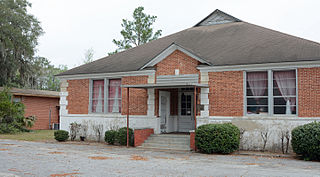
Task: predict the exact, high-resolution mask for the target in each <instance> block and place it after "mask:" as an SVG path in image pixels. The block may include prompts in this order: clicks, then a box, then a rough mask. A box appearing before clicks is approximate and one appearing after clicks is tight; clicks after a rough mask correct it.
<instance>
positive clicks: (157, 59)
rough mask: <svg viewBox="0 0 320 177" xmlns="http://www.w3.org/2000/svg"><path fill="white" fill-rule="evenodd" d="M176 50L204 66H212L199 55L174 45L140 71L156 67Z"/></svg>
mask: <svg viewBox="0 0 320 177" xmlns="http://www.w3.org/2000/svg"><path fill="white" fill-rule="evenodd" d="M176 50H180V51H181V52H183V53H185V54H186V55H188V56H190V57H192V58H194V59H196V60H198V61H199V62H200V63H202V64H207V65H211V63H210V62H208V61H206V60H204V59H202V58H201V57H198V56H197V55H195V54H193V53H192V52H190V51H188V50H187V49H185V48H183V47H181V46H179V45H177V44H175V43H172V44H171V45H170V46H169V47H168V48H166V49H165V50H163V51H162V52H161V53H160V54H158V55H157V56H155V57H154V58H152V59H151V61H149V62H148V63H146V64H145V65H143V66H142V67H141V68H140V70H142V69H144V68H147V67H152V66H154V65H156V64H157V63H159V62H160V61H162V60H163V59H165V58H167V57H168V56H169V55H170V54H171V53H173V52H174V51H176Z"/></svg>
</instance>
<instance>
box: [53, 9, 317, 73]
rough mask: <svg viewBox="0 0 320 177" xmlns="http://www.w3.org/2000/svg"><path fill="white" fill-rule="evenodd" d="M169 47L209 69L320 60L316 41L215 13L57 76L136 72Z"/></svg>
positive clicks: (219, 12) (218, 12) (221, 13)
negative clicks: (181, 50) (190, 55)
mask: <svg viewBox="0 0 320 177" xmlns="http://www.w3.org/2000/svg"><path fill="white" fill-rule="evenodd" d="M219 14H220V15H219ZM172 44H176V45H178V46H181V47H182V48H184V49H186V50H187V51H189V52H191V53H193V54H194V55H196V56H199V57H200V58H201V59H203V60H205V61H208V62H209V63H210V64H209V65H212V66H226V65H246V64H261V63H279V62H295V61H313V60H320V44H319V43H317V42H313V41H309V40H306V39H302V38H299V37H295V36H291V35H288V34H284V33H281V32H278V31H274V30H271V29H267V28H264V27H260V26H257V25H254V24H250V23H247V22H243V21H241V20H239V19H237V18H235V17H233V16H230V15H228V14H226V13H224V12H222V11H219V10H216V11H214V12H213V13H211V14H210V15H209V16H207V17H206V18H205V19H203V20H201V21H200V22H199V23H197V24H196V25H195V26H194V27H191V28H188V29H186V30H183V31H180V32H177V33H174V34H172V35H169V36H165V37H162V38H160V39H157V40H154V41H151V42H149V43H147V44H143V45H140V46H137V47H134V48H131V49H128V50H126V51H123V52H120V53H117V54H114V55H111V56H107V57H104V58H101V59H99V60H96V61H94V62H92V63H89V64H85V65H81V66H79V67H76V68H73V69H70V70H68V71H66V72H64V73H61V74H59V75H58V76H63V75H78V74H97V73H113V72H126V71H137V70H140V69H141V67H142V66H144V65H145V64H146V63H148V62H150V61H151V60H152V59H153V58H155V57H156V56H157V55H159V54H160V53H161V52H162V51H164V50H165V49H166V48H168V47H169V46H170V45H172Z"/></svg>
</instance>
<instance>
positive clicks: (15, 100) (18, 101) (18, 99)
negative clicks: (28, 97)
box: [12, 96, 21, 103]
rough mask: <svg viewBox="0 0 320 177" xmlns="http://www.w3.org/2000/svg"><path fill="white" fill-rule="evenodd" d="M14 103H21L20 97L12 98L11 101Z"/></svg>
mask: <svg viewBox="0 0 320 177" xmlns="http://www.w3.org/2000/svg"><path fill="white" fill-rule="evenodd" d="M12 101H13V102H14V103H20V102H21V97H16V96H15V97H13V100H12Z"/></svg>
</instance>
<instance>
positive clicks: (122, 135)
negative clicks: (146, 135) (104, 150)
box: [116, 127, 134, 146]
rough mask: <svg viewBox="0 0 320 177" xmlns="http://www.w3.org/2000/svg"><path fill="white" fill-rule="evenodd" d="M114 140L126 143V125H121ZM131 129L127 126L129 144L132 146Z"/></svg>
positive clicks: (121, 143)
mask: <svg viewBox="0 0 320 177" xmlns="http://www.w3.org/2000/svg"><path fill="white" fill-rule="evenodd" d="M116 140H117V142H118V143H119V144H120V145H127V127H122V128H120V129H119V130H118V131H117V134H116ZM133 141H134V139H133V130H132V129H131V128H129V145H130V146H133Z"/></svg>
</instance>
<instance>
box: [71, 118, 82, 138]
mask: <svg viewBox="0 0 320 177" xmlns="http://www.w3.org/2000/svg"><path fill="white" fill-rule="evenodd" d="M69 128H70V136H71V137H70V139H71V141H74V140H75V139H76V138H77V136H78V134H79V132H80V129H81V124H78V123H77V122H72V123H70V127H69Z"/></svg>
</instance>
